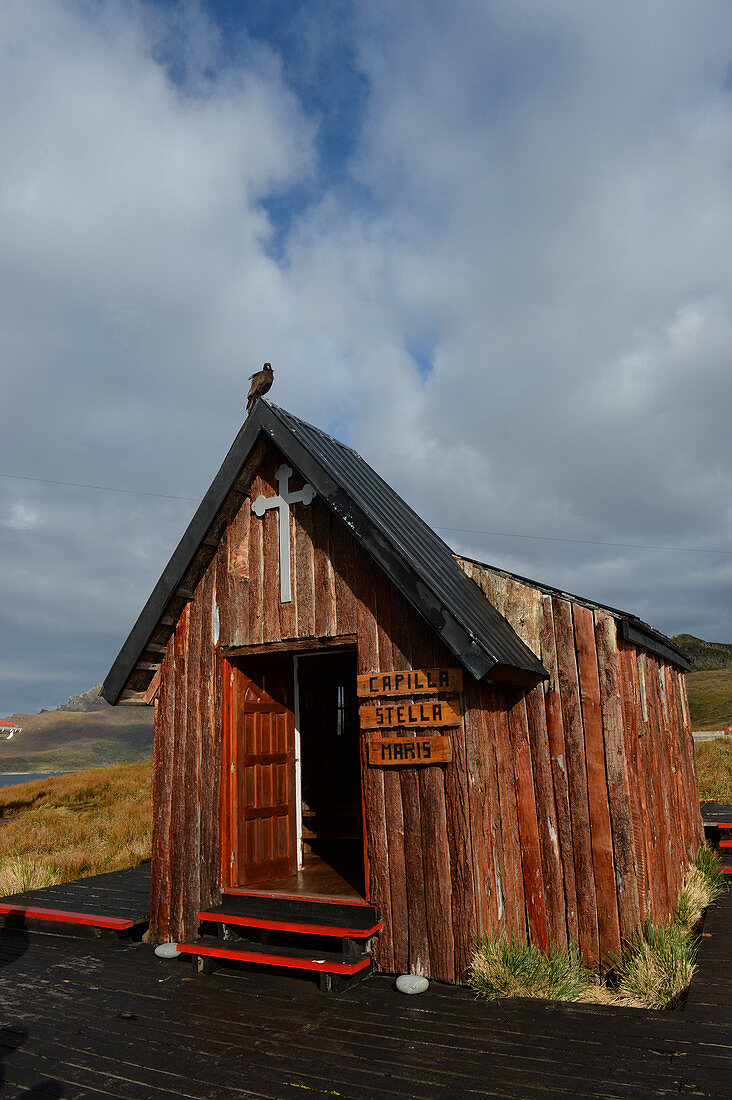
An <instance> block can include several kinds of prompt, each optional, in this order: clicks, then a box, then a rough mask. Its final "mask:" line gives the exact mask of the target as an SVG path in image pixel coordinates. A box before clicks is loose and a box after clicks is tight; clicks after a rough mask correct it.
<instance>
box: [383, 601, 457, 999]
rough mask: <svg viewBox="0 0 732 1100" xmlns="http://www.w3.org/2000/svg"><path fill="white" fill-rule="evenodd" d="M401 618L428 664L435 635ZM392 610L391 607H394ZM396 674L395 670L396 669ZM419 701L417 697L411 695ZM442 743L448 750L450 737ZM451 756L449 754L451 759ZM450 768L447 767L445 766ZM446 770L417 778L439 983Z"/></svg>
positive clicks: (445, 885)
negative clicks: (410, 626)
mask: <svg viewBox="0 0 732 1100" xmlns="http://www.w3.org/2000/svg"><path fill="white" fill-rule="evenodd" d="M400 602H401V601H395V609H396V613H397V615H399V616H400V617H405V618H406V617H407V616H408V617H409V618H410V619H412V620H413V622H412V629H411V631H410V633H411V653H410V654H409V660H410V663H411V664H412V665H416V666H423V665H429V664H431V662H432V661H433V660H434V650H435V643H434V636H433V635H432V632H431V631H429V630H428V628H427V627H426V626H425V625H424V624H423V623H422V622H421V621H420V620H419V619H418V618H417V616H416V615H415V614H414V611H413V610H412V609H411V608H409V607H407V606H406V605H404V607H403V610H402V611H400V609H399V603H400ZM393 610H394V608H393ZM397 671H398V670H397ZM410 698H412V699H413V700H418V699H419V697H418V696H416V695H415V696H411V697H410ZM445 740H446V741H447V743H448V746H449V748H450V750H451V749H452V743H453V738H452V736H451V735H448V736H447V737H446V738H445ZM451 757H452V753H451V751H450V757H449V759H451ZM448 766H449V765H448ZM445 771H446V768H445V767H428V768H420V769H419V773H418V776H417V783H418V787H419V799H420V808H421V825H422V863H423V869H424V883H425V901H426V916H427V940H428V946H429V954H430V973H432V974H434V975H435V977H437V978H439V979H440V980H442V981H447V982H452V981H454V980H455V937H454V933H453V925H452V905H451V893H452V885H451V866H450V848H449V842H448V837H447V810H446V805H445Z"/></svg>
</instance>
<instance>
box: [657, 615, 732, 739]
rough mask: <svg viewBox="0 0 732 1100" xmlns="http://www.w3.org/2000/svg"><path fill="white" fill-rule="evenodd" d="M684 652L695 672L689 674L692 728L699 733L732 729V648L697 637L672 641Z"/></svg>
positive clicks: (686, 635) (722, 643)
mask: <svg viewBox="0 0 732 1100" xmlns="http://www.w3.org/2000/svg"><path fill="white" fill-rule="evenodd" d="M671 640H672V641H673V642H674V643H675V644H676V645H677V646H679V647H680V648H681V649H683V650H684V652H685V653H686V654H687V655H688V657H689V660H690V661H691V665H692V671H691V672H687V674H686V690H687V693H688V696H689V710H690V711H691V725H692V728H693V729H695V730H705V729H707V730H724V729H726V728H727V726H732V645H730V644H728V643H726V642H705V641H704V640H703V639H702V638H696V637H695V636H694V635H693V634H677V635H676V636H675V637H674V638H672V639H671Z"/></svg>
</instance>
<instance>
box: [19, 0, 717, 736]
mask: <svg viewBox="0 0 732 1100" xmlns="http://www.w3.org/2000/svg"><path fill="white" fill-rule="evenodd" d="M0 102H2V104H3V110H2V112H0V149H1V150H2V153H1V154H0V386H1V388H0V474H2V475H14V476H13V477H9V476H0V561H1V563H2V568H1V569H0V715H4V716H6V715H9V714H12V713H14V712H27V713H30V712H34V711H37V710H39V709H40V708H42V707H46V708H50V707H54V706H55V705H56V704H57V703H59V702H62V701H64V700H65V699H66V698H67V697H68V696H69V695H70V694H71V693H72V692H76V691H83V690H85V689H87V688H88V687H90V686H91V685H93V684H94V683H96V682H98V681H100V680H102V679H103V678H104V677H105V675H106V673H107V671H108V670H109V667H110V666H111V664H112V662H113V660H114V658H115V657H116V655H117V653H118V651H119V649H120V647H121V646H122V643H123V642H124V640H125V638H126V637H127V634H128V633H129V630H130V629H131V627H132V625H133V623H134V621H135V620H136V618H137V616H138V614H139V612H140V610H141V608H142V606H143V605H144V603H145V601H146V599H147V597H148V596H149V594H150V592H151V590H152V588H153V586H154V584H155V582H156V581H157V579H158V577H159V575H160V573H161V572H162V569H163V567H164V565H165V563H166V562H167V560H168V558H169V556H170V554H171V553H172V551H173V549H174V548H175V546H176V544H177V542H178V540H179V538H180V536H181V534H182V533H183V531H184V530H185V527H186V526H187V524H188V522H189V521H190V518H191V516H192V515H193V512H194V511H195V507H196V503H195V502H196V501H197V500H199V499H200V498H201V497H202V496H203V494H204V492H205V491H206V489H207V488H208V486H209V484H210V482H211V480H212V478H213V476H214V474H215V472H216V470H217V469H218V467H219V465H220V463H221V461H222V459H223V457H224V455H225V453H226V451H227V450H228V448H229V446H230V444H231V442H232V440H233V438H234V436H235V435H236V433H237V431H238V429H239V427H240V426H241V423H242V422H243V419H244V416H245V411H244V410H245V397H246V391H247V389H248V376H249V375H250V374H251V373H252V372H253V371H255V370H257V369H259V368H260V367H261V365H262V363H263V362H264V361H265V360H268V361H269V362H271V363H272V364H273V366H274V370H275V383H274V387H273V389H272V392H271V394H270V397H271V399H272V400H273V401H274V402H275V403H276V404H279V405H281V406H283V407H284V408H286V409H288V410H289V411H290V412H293V413H294V414H296V415H297V416H300V417H302V418H303V419H305V420H308V421H310V422H311V423H314V424H316V425H317V426H319V427H321V428H323V429H325V430H326V431H329V432H330V433H332V434H334V435H335V436H337V437H338V438H339V439H341V440H343V441H344V442H346V443H348V444H350V445H351V446H353V447H355V448H356V450H358V451H359V452H360V453H361V454H362V455H363V457H364V458H365V459H366V460H367V461H368V462H370V463H371V464H372V465H373V466H374V467H375V468H376V469H377V470H378V472H379V473H380V474H381V475H382V476H383V477H385V478H386V479H387V480H388V481H389V482H390V483H391V484H392V485H393V486H394V487H395V488H396V490H397V491H398V492H400V493H401V494H402V496H403V497H404V498H405V499H406V500H407V501H408V502H409V503H410V504H411V505H412V507H413V508H414V509H415V510H416V511H417V512H418V513H419V514H420V515H422V516H423V518H424V519H425V520H427V522H428V523H430V524H431V525H432V526H434V527H435V528H436V529H437V530H438V533H439V534H440V535H442V537H443V538H445V539H446V541H448V542H449V543H450V545H451V546H453V547H454V549H455V550H457V551H459V552H462V553H465V554H467V555H469V556H472V557H475V558H477V559H479V560H482V561H486V562H489V563H491V564H494V565H497V566H499V567H501V568H504V569H508V570H511V571H513V572H516V573H519V574H521V575H524V576H528V577H533V578H536V579H537V580H540V581H543V582H545V583H547V584H550V585H554V586H557V587H560V588H564V589H566V590H568V591H570V592H575V593H578V594H580V595H584V596H586V597H589V598H592V599H596V600H598V601H601V602H605V603H609V604H611V605H613V606H616V607H621V608H624V609H627V610H629V611H632V612H634V613H635V614H637V615H639V616H640V617H641V618H643V619H645V620H646V621H647V622H649V623H651V624H652V625H653V626H654V627H656V628H658V629H660V630H662V631H663V632H665V633H668V634H670V635H673V634H676V633H679V632H688V633H692V634H696V635H697V636H700V637H703V638H706V639H709V640H715V641H724V642H730V641H732V598H731V597H732V495H731V494H730V451H731V444H730V438H731V436H732V427H731V423H730V410H731V409H732V369H730V360H731V357H732V350H731V349H732V311H731V309H730V305H731V299H732V270H731V259H730V258H731V257H732V202H731V201H730V196H731V195H732V6H730V5H729V4H728V3H726V0H694V2H691V0H689V2H687V3H684V2H680V3H675V4H669V3H667V2H665V0H643V2H642V3H638V2H637V0H632V2H625V0H612V2H609V0H608V2H603V0H598V2H597V3H592V4H588V3H586V2H585V0H552V3H551V4H547V3H546V2H545V0H485V2H484V3H482V4H475V3H474V2H465V0H420V2H416V0H368V2H366V0H354V2H348V0H323V2H322V3H318V2H312V0H311V2H309V3H299V2H297V0H277V2H276V3H275V2H264V0H248V2H247V3H246V4H244V3H241V4H233V3H231V2H230V0H216V2H214V0H209V2H205V0H199V2H186V0H183V2H179V3H173V2H172V0H137V2H135V0H108V2H100V0H33V3H32V4H29V3H27V2H26V0H4V3H3V4H2V5H0ZM22 479H38V480H22ZM49 482H73V483H80V484H83V485H95V486H102V487H108V488H111V489H122V490H133V491H134V492H110V491H99V490H95V489H89V488H79V487H73V486H71V485H60V484H49ZM146 493H147V494H164V495H162V496H155V495H142V494H146ZM179 498H181V499H179Z"/></svg>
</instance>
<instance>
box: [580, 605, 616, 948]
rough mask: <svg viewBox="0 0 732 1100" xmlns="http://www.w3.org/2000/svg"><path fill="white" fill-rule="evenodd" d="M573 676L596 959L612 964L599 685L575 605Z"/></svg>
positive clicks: (587, 621)
mask: <svg viewBox="0 0 732 1100" xmlns="http://www.w3.org/2000/svg"><path fill="white" fill-rule="evenodd" d="M572 617H573V621H574V634H575V648H576V653H577V672H578V675H579V682H580V685H581V695H582V725H583V727H584V734H585V758H586V761H587V796H588V803H589V811H590V830H591V843H592V864H593V867H594V871H595V884H596V888H597V929H598V938H599V947H600V959H601V961H602V962H603V963H606V964H610V963H612V961H613V960H614V959H616V958H618V956H619V954H620V919H619V916H618V902H617V897H616V891H615V865H614V862H613V838H612V827H611V824H610V809H609V806H608V785H607V777H606V775H605V743H604V740H603V730H602V710H601V707H600V680H599V673H598V668H597V651H596V648H595V624H594V620H593V617H592V612H591V611H590V610H589V608H587V607H582V606H580V605H578V604H575V606H574V607H573V609H572Z"/></svg>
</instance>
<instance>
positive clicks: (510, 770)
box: [491, 686, 527, 939]
mask: <svg viewBox="0 0 732 1100" xmlns="http://www.w3.org/2000/svg"><path fill="white" fill-rule="evenodd" d="M491 703H492V711H491V717H492V725H493V740H494V744H495V749H496V770H497V775H498V792H499V799H500V808H501V837H502V850H503V854H504V867H505V876H504V900H505V903H506V927H507V929H508V931H509V932H515V933H516V935H517V936H518V937H519V939H525V938H526V935H527V928H526V904H525V899H524V880H523V867H522V864H521V838H520V834H519V823H518V806H517V804H516V773H515V770H514V760H513V750H512V748H511V734H510V730H509V724H508V703H507V699H506V690H505V688H503V687H502V686H501V687H498V686H497V687H496V688H495V690H494V692H493V693H492V695H491Z"/></svg>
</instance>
